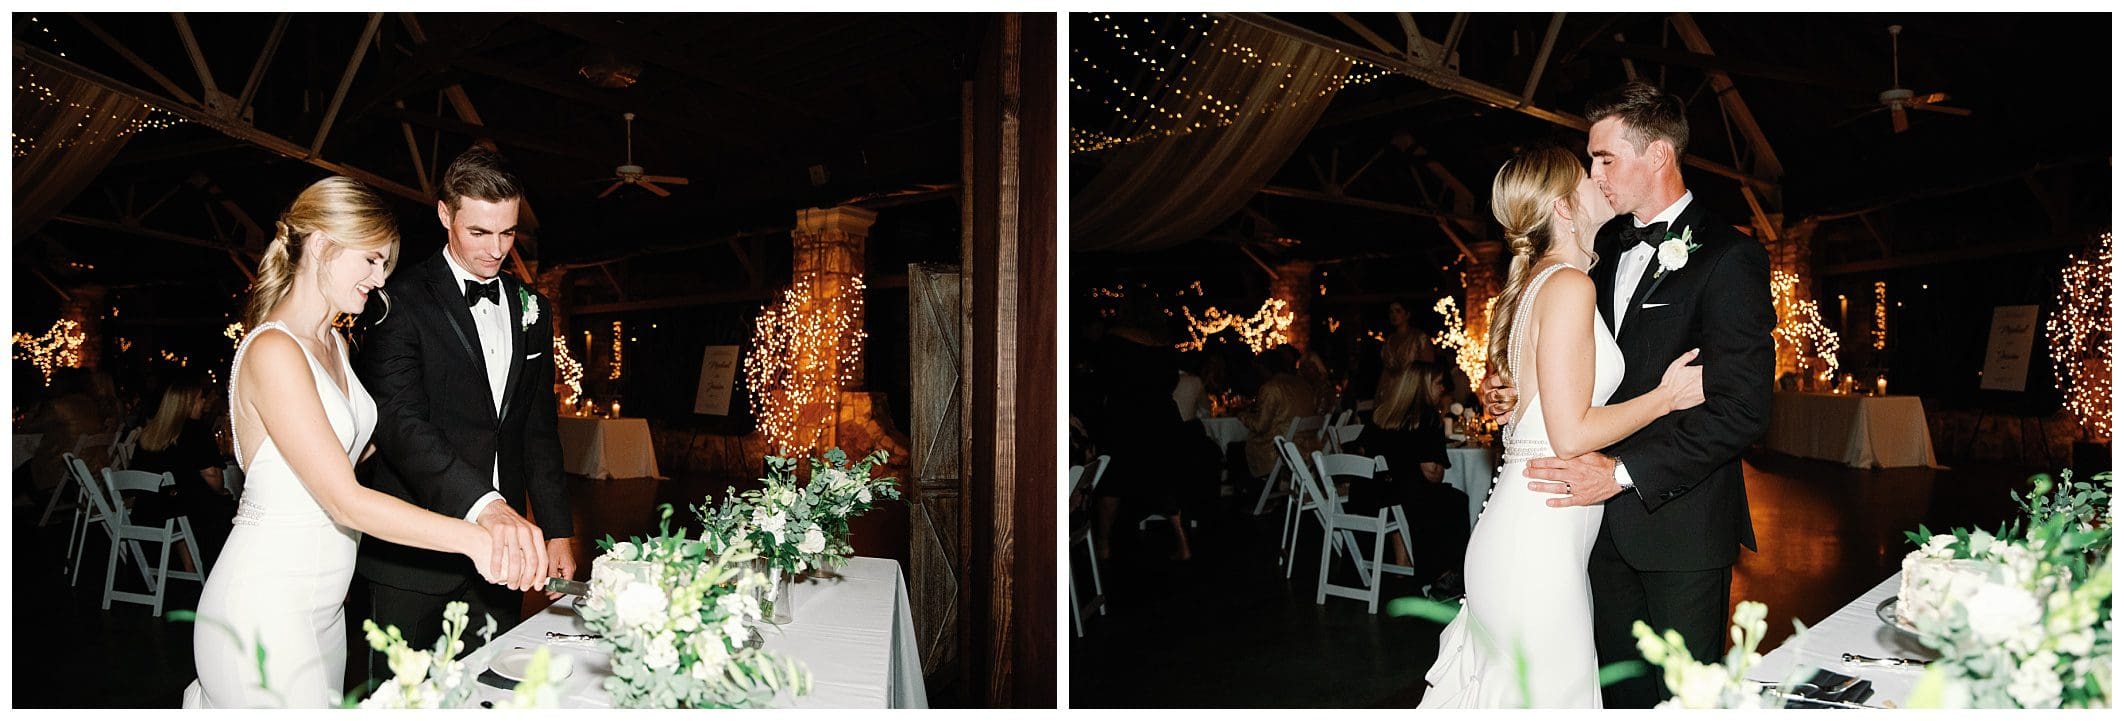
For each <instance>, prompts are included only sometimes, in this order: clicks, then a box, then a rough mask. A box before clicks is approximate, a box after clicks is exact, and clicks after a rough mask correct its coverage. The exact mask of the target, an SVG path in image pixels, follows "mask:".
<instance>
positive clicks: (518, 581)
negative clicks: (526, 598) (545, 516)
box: [479, 501, 550, 591]
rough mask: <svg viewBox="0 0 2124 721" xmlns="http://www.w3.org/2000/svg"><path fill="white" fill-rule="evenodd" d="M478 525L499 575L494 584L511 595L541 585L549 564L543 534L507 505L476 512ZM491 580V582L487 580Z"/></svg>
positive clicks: (492, 504) (501, 502) (497, 503)
mask: <svg viewBox="0 0 2124 721" xmlns="http://www.w3.org/2000/svg"><path fill="white" fill-rule="evenodd" d="M479 525H480V527H481V528H484V529H486V530H487V533H488V534H489V536H490V537H491V538H492V541H493V544H492V546H491V549H492V550H491V554H490V555H491V556H492V557H493V558H492V561H493V565H494V568H495V569H496V570H497V572H498V573H499V574H500V579H499V580H495V582H496V583H499V584H501V585H504V586H508V587H509V589H510V590H512V591H529V590H533V589H537V588H540V587H542V586H544V585H545V579H546V571H547V569H548V568H549V566H548V564H549V563H550V560H549V559H548V558H547V555H546V538H545V534H544V533H542V532H540V531H539V530H538V526H536V525H533V524H532V523H531V522H530V521H529V520H526V519H525V518H524V517H523V516H522V515H519V514H517V512H516V509H514V508H510V507H509V504H508V503H507V502H503V501H495V502H493V503H489V504H487V507H486V508H483V509H481V510H480V512H479ZM489 580H494V579H489Z"/></svg>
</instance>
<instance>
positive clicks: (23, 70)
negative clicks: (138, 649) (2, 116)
mask: <svg viewBox="0 0 2124 721" xmlns="http://www.w3.org/2000/svg"><path fill="white" fill-rule="evenodd" d="M60 55H62V56H63V55H65V53H60ZM15 91H16V93H15V94H16V96H17V97H21V96H22V95H23V94H24V93H27V94H28V95H29V97H30V98H31V99H33V100H36V101H38V102H41V103H44V104H46V105H63V106H66V107H69V108H74V109H76V110H80V111H85V112H90V113H92V112H96V110H97V109H96V108H94V107H91V106H89V105H87V104H85V103H81V102H79V101H75V100H70V99H67V98H62V97H60V96H59V93H58V92H57V91H55V90H53V89H52V87H51V86H49V85H45V84H44V83H42V82H40V81H38V79H37V73H36V71H35V70H34V69H33V68H32V67H31V66H30V65H29V64H28V63H16V64H15ZM140 107H142V108H145V109H147V111H148V113H147V114H146V115H145V116H143V117H140V118H136V119H132V120H129V121H127V122H126V123H125V124H124V125H122V126H120V127H118V128H115V129H111V130H110V131H108V132H109V135H108V136H106V135H105V131H104V130H103V129H102V128H95V127H90V126H89V125H88V121H89V120H90V119H91V118H90V116H87V115H83V116H82V117H81V118H80V119H79V120H77V121H75V126H76V127H79V128H83V129H84V132H83V133H82V134H80V135H79V136H76V137H73V138H67V139H62V140H60V141H58V145H57V146H56V147H57V148H58V149H60V150H64V149H67V148H72V147H75V146H80V145H95V144H97V143H101V142H106V141H111V140H121V139H124V138H126V137H128V136H131V135H132V134H134V133H138V132H141V131H145V130H164V129H168V128H173V127H176V126H178V125H180V124H183V123H185V122H186V121H185V119H184V118H182V117H179V116H177V115H175V114H173V113H170V112H169V111H167V110H163V109H162V108H159V107H156V106H154V105H150V104H147V103H141V104H140ZM158 114H159V115H158ZM111 119H112V120H120V119H123V118H121V117H120V116H118V115H112V116H111ZM9 136H10V137H11V138H13V146H14V150H15V157H17V158H20V157H23V156H26V155H29V153H30V151H32V150H35V149H36V148H37V138H36V137H34V136H27V135H23V134H21V133H16V132H10V133H9Z"/></svg>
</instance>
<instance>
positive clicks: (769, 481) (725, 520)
mask: <svg viewBox="0 0 2124 721" xmlns="http://www.w3.org/2000/svg"><path fill="white" fill-rule="evenodd" d="M886 460H887V455H886V453H885V452H884V451H874V452H872V453H871V454H870V455H868V456H865V457H864V458H863V459H862V460H861V461H858V462H855V463H849V461H848V454H846V453H844V452H842V451H841V450H840V449H838V448H836V449H832V450H829V451H827V452H826V453H825V457H824V458H823V459H820V458H812V459H809V465H810V471H811V478H810V482H809V483H807V484H804V485H798V483H797V475H796V469H797V459H794V458H782V457H778V456H768V457H767V477H766V478H764V479H761V480H762V481H763V482H764V483H765V484H766V485H765V487H763V488H760V489H759V490H753V491H746V492H744V493H737V492H736V490H735V489H731V490H730V491H728V492H727V495H726V496H725V497H724V499H723V503H722V505H720V506H716V507H714V508H710V507H708V506H707V505H705V504H704V505H702V506H701V507H699V508H696V509H695V513H696V514H697V515H698V516H699V517H700V519H701V521H702V524H703V525H704V526H705V527H706V528H708V529H710V530H711V531H712V532H714V533H715V534H716V535H718V536H722V537H726V538H745V539H748V540H749V541H751V543H752V546H753V548H754V549H757V552H758V555H759V557H760V558H761V559H763V560H765V561H766V562H767V565H768V566H770V567H772V568H773V569H774V571H775V572H776V573H777V574H784V573H786V574H796V573H804V572H806V571H809V570H812V569H815V568H819V567H822V566H823V567H831V566H835V565H838V564H840V563H842V562H844V561H846V560H848V555H849V554H850V553H853V552H854V551H855V549H854V548H853V547H852V546H850V545H849V543H848V533H849V531H848V520H849V519H850V518H853V517H855V516H859V515H862V514H863V513H864V512H867V511H869V510H870V509H871V508H872V504H873V503H875V502H876V501H877V499H878V498H880V497H883V498H890V499H895V500H897V499H898V498H899V497H900V490H899V487H898V485H897V484H896V483H895V482H894V480H893V479H891V478H872V477H871V474H872V472H873V471H874V470H875V469H876V468H877V467H878V466H882V465H884V464H885V462H886Z"/></svg>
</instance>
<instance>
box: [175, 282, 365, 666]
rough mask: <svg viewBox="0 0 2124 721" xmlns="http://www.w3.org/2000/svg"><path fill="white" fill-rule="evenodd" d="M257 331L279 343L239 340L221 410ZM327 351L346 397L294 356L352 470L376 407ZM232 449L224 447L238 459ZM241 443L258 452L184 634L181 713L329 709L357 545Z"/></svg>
mask: <svg viewBox="0 0 2124 721" xmlns="http://www.w3.org/2000/svg"><path fill="white" fill-rule="evenodd" d="M267 330H277V331H280V332H282V333H287V332H288V329H287V327H286V326H284V325H282V324H280V323H279V322H268V323H263V324H260V325H259V327H258V328H256V329H253V330H252V331H251V333H250V335H248V336H246V337H245V338H244V340H243V344H242V345H241V346H239V347H238V348H237V350H236V362H235V365H234V368H233V369H232V370H231V371H230V372H229V378H230V383H229V387H230V398H229V402H230V405H231V406H232V407H234V406H236V404H237V399H236V398H235V387H236V383H235V379H236V378H237V377H238V375H237V374H238V373H241V372H242V370H243V354H244V352H245V351H247V350H249V349H250V345H251V340H252V339H255V338H257V337H258V334H259V333H263V332H265V331H267ZM290 335H292V334H290ZM335 345H336V346H338V347H337V348H335V352H334V353H333V356H334V358H333V360H334V361H336V362H337V363H338V365H339V367H340V370H341V373H342V374H343V375H344V376H345V378H346V379H347V392H346V393H345V394H342V393H340V391H339V388H338V386H336V385H334V384H333V383H332V379H331V376H328V375H326V374H325V371H324V367H323V366H322V365H320V364H319V363H318V361H317V359H316V358H315V357H312V356H310V354H309V353H308V352H307V351H305V352H304V353H303V357H304V358H306V359H308V360H309V363H310V373H311V375H312V376H313V377H314V378H315V380H316V381H317V396H318V400H320V401H322V402H323V403H324V410H325V416H326V417H327V418H328V419H330V421H331V423H332V432H333V434H334V435H336V436H338V439H339V444H340V447H341V448H342V449H343V450H345V451H346V454H347V460H348V461H349V462H352V461H355V460H358V459H359V458H360V457H361V452H362V450H363V449H364V448H366V447H368V445H369V435H370V433H371V432H372V431H374V430H375V429H376V402H375V400H374V399H372V398H370V397H369V393H368V391H367V390H366V389H364V388H363V387H362V385H361V379H360V378H358V377H356V376H355V375H354V370H353V368H352V367H351V365H350V364H349V363H348V362H347V357H346V348H345V346H344V345H343V344H335ZM232 425H233V420H232ZM231 432H232V433H233V432H234V429H233V428H231ZM243 440H244V439H242V438H238V439H237V441H236V444H235V446H236V457H237V458H238V459H239V460H240V459H242V458H243ZM250 440H252V441H254V442H256V443H258V444H259V445H258V453H257V455H256V456H255V457H253V458H252V459H251V461H250V465H249V467H247V468H245V469H244V491H243V502H242V505H241V506H240V507H239V508H238V510H237V513H236V521H235V528H234V530H233V531H231V532H230V534H229V541H228V544H227V545H226V546H225V547H224V548H223V550H222V552H221V559H220V561H219V562H218V563H216V564H214V568H213V570H212V571H211V572H210V573H209V574H208V575H207V580H206V589H205V591H204V592H203V594H202V595H201V596H200V598H199V618H198V620H197V621H196V624H197V628H196V629H194V631H193V632H192V659H193V663H194V666H195V667H196V668H197V670H198V673H199V680H197V681H195V682H193V683H192V685H191V686H190V687H188V688H186V689H185V691H184V706H185V708H257V707H287V708H322V707H332V706H337V705H339V703H340V701H341V698H340V695H341V689H342V687H343V686H344V685H345V684H344V681H343V677H344V675H345V672H346V663H347V643H346V613H345V603H346V596H347V584H348V582H349V581H350V580H352V578H353V576H354V551H355V547H356V544H358V543H359V542H360V540H361V534H360V532H358V531H355V530H353V529H350V528H345V527H342V526H340V525H338V524H335V523H333V522H332V519H331V517H330V516H328V515H326V514H325V511H324V508H322V507H320V506H319V505H318V504H317V499H315V498H313V497H311V496H310V492H309V489H308V488H306V487H305V486H303V484H302V479H300V478H297V477H296V475H295V471H294V469H293V468H292V467H291V466H289V465H288V462H287V459H286V458H284V457H282V456H281V454H280V449H278V448H275V447H274V446H273V441H272V439H271V438H255V439H250ZM260 647H263V649H264V653H265V659H264V661H263V663H261V662H260V661H259V657H258V653H259V651H258V649H259V648H260ZM261 666H262V668H261ZM261 671H262V672H263V678H261Z"/></svg>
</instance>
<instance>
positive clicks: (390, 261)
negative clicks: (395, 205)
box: [243, 175, 398, 328]
mask: <svg viewBox="0 0 2124 721" xmlns="http://www.w3.org/2000/svg"><path fill="white" fill-rule="evenodd" d="M316 232H323V233H324V235H325V239H326V240H327V241H329V242H330V243H331V245H330V246H328V247H329V248H330V249H331V250H330V251H328V252H327V254H326V255H325V256H324V257H323V258H319V260H326V259H329V258H330V257H332V256H333V255H336V254H337V253H338V252H340V251H345V250H360V251H370V250H383V251H384V269H385V271H386V272H388V271H389V270H390V269H392V268H394V267H396V266H397V265H398V219H397V218H396V217H394V216H393V215H392V214H391V208H390V207H389V206H387V205H385V204H384V199H383V196H381V195H377V193H376V191H374V190H371V189H369V186H367V185H363V184H362V183H361V182H360V181H357V180H355V179H353V178H349V177H345V176H340V175H334V176H332V177H329V178H325V179H323V180H319V181H317V182H315V183H311V184H310V187H308V188H304V189H303V191H302V194H301V195H297V196H295V202H294V203H291V204H289V205H288V209H287V212H284V213H281V214H280V220H277V221H274V223H273V242H272V244H271V245H268V246H266V252H265V257H263V258H260V259H259V261H258V280H257V281H255V282H253V283H252V284H251V299H250V301H249V302H248V303H246V304H245V306H244V311H243V323H244V325H245V326H247V327H251V328H256V327H258V324H259V323H260V322H262V321H264V320H265V317H266V316H267V315H269V314H271V313H272V311H273V308H274V306H278V305H280V301H282V300H284V299H286V298H287V297H288V291H289V290H290V289H292V288H294V287H295V273H296V271H297V270H298V269H300V268H301V267H302V254H303V239H304V238H308V237H309V236H310V234H311V233H316ZM321 267H322V266H320V268H321Z"/></svg>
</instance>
